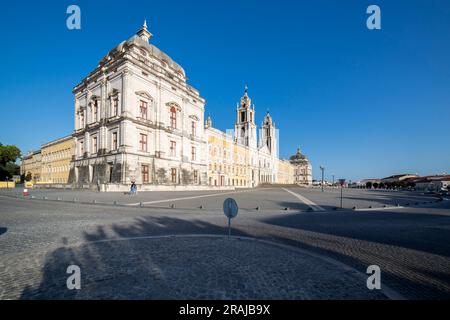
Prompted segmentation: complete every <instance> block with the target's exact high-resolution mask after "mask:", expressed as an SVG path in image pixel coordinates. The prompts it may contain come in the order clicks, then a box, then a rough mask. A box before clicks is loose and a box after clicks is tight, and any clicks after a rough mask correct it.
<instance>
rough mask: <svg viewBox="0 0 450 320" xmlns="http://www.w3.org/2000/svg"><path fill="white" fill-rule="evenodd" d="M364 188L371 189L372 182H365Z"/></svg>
mask: <svg viewBox="0 0 450 320" xmlns="http://www.w3.org/2000/svg"><path fill="white" fill-rule="evenodd" d="M366 188H367V189H372V182H370V181H367V182H366Z"/></svg>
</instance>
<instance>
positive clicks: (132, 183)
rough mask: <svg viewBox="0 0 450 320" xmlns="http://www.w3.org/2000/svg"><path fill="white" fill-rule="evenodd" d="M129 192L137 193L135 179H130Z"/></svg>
mask: <svg viewBox="0 0 450 320" xmlns="http://www.w3.org/2000/svg"><path fill="white" fill-rule="evenodd" d="M130 193H131V194H132V195H135V194H136V193H137V185H136V182H135V181H131V189H130Z"/></svg>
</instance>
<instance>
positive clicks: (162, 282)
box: [0, 186, 450, 299]
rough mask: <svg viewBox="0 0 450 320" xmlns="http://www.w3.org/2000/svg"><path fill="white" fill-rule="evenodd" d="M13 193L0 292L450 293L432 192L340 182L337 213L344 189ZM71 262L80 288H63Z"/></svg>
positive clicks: (5, 221)
mask: <svg viewBox="0 0 450 320" xmlns="http://www.w3.org/2000/svg"><path fill="white" fill-rule="evenodd" d="M21 191H22V190H21V189H13V190H2V191H1V192H0V298H2V299H37V298H61V299H86V298H99V299H103V298H113V299H126V298H131V299H141V298H148V299H183V298H184V299H192V298H194V299H195V298H200V299H203V298H204V299H208V298H213V299H401V298H405V299H423V298H424V299H444V298H447V299H448V298H450V241H449V240H450V205H449V201H448V200H447V199H444V200H443V201H440V199H439V198H438V197H436V196H433V195H424V194H420V193H414V192H406V191H405V192H404V191H401V192H400V191H398V192H395V191H377V190H359V189H344V190H343V209H338V210H336V208H338V207H340V190H339V189H326V190H325V192H321V190H320V189H312V188H311V189H307V188H299V187H291V186H286V187H284V188H283V187H271V188H269V187H268V188H257V189H243V190H235V191H230V190H227V191H225V190H224V191H220V190H211V191H190V192H148V193H143V192H142V193H139V194H138V195H136V196H130V195H126V194H123V193H99V192H93V191H79V190H45V189H34V190H30V195H29V196H28V197H27V198H24V197H23V195H22V193H21ZM228 197H232V198H234V199H236V201H237V203H238V205H239V209H240V212H239V215H238V217H237V218H236V219H234V220H233V223H232V238H230V239H228V238H227V237H226V235H227V232H228V231H227V220H226V218H225V216H224V215H223V213H222V203H223V201H224V199H226V198H228ZM74 199H75V201H74ZM355 209H356V210H355ZM71 264H75V265H78V266H79V267H80V268H81V272H82V277H81V279H82V288H81V289H80V290H68V289H67V288H66V279H67V277H68V276H69V275H68V274H66V268H67V266H68V265H71ZM370 265H378V266H379V267H380V268H381V274H382V276H381V282H382V289H381V290H379V291H377V290H372V291H371V290H368V289H367V287H366V279H367V277H368V275H367V274H366V273H365V272H366V269H367V267H368V266H370Z"/></svg>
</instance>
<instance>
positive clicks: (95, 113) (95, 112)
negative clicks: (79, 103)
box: [92, 100, 98, 122]
mask: <svg viewBox="0 0 450 320" xmlns="http://www.w3.org/2000/svg"><path fill="white" fill-rule="evenodd" d="M92 113H93V118H94V119H93V120H94V122H97V120H98V101H97V100H95V101H94V106H93V112H92Z"/></svg>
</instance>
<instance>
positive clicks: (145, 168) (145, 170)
mask: <svg viewBox="0 0 450 320" xmlns="http://www.w3.org/2000/svg"><path fill="white" fill-rule="evenodd" d="M141 170H142V183H148V181H149V180H148V165H145V164H143V165H142V167H141Z"/></svg>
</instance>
